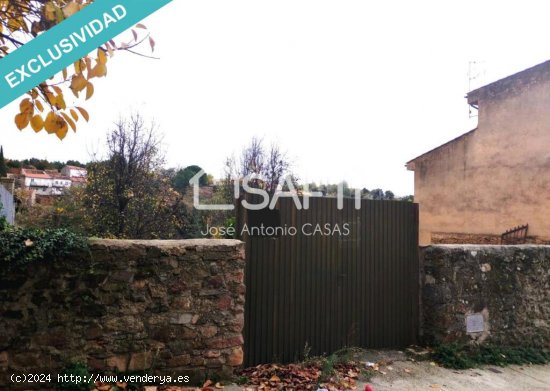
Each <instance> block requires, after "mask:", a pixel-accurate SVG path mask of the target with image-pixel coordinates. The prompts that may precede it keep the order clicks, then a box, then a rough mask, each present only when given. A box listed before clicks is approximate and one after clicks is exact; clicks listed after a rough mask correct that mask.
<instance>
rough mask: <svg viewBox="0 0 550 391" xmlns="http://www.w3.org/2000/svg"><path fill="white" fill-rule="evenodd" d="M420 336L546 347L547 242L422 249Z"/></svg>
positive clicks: (549, 297)
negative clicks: (545, 244) (542, 243)
mask: <svg viewBox="0 0 550 391" xmlns="http://www.w3.org/2000/svg"><path fill="white" fill-rule="evenodd" d="M420 262H421V267H422V270H423V275H422V318H423V322H422V323H423V325H422V330H421V335H422V337H423V340H424V342H427V343H433V342H434V341H444V342H453V341H463V342H465V341H472V340H474V341H477V342H480V343H483V342H486V341H487V342H493V343H498V344H504V345H532V346H533V345H534V346H545V347H550V246H535V245H520V246H480V245H437V246H435V245H434V246H428V247H425V248H422V249H421V259H420Z"/></svg>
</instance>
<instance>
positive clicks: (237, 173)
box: [226, 137, 297, 195]
mask: <svg viewBox="0 0 550 391" xmlns="http://www.w3.org/2000/svg"><path fill="white" fill-rule="evenodd" d="M226 171H228V173H231V174H230V175H231V176H232V177H233V178H239V179H240V178H244V177H246V176H249V175H254V174H256V175H258V176H260V177H261V178H262V179H253V180H251V181H250V182H249V185H250V186H251V187H256V188H262V189H264V190H266V191H267V192H268V193H269V194H270V195H272V194H274V193H275V191H276V190H277V188H278V187H279V185H280V184H282V181H283V179H284V178H285V177H286V176H287V175H290V176H291V178H292V181H293V182H296V181H297V179H296V178H295V177H294V176H292V164H291V162H290V160H289V158H288V156H287V155H286V153H285V152H283V151H282V150H281V148H280V147H279V146H278V145H277V144H272V145H271V146H270V147H269V148H268V149H266V148H265V147H264V144H263V140H262V139H261V138H257V137H253V138H252V139H251V140H250V143H249V144H248V145H247V146H245V147H244V148H243V150H242V152H241V156H240V159H239V160H238V162H236V161H235V159H233V158H228V159H227V160H226Z"/></svg>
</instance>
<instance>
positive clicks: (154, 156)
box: [84, 114, 182, 239]
mask: <svg viewBox="0 0 550 391" xmlns="http://www.w3.org/2000/svg"><path fill="white" fill-rule="evenodd" d="M107 150H108V156H107V159H106V160H104V161H99V162H94V163H91V164H89V165H88V184H87V186H86V190H85V192H86V194H85V197H84V202H85V204H86V206H87V209H88V211H89V212H88V213H90V215H91V216H93V220H94V231H95V233H96V234H99V235H101V236H114V237H119V238H138V239H145V238H159V237H173V236H174V235H175V231H177V225H178V221H176V220H177V219H178V218H179V217H181V216H178V215H177V214H176V213H174V212H176V211H178V209H179V210H181V209H182V206H181V205H178V202H180V200H179V198H178V193H177V192H175V191H174V190H173V189H172V188H171V187H170V179H169V178H168V177H165V176H163V175H161V172H162V170H161V166H162V163H163V157H162V155H161V153H160V139H159V137H158V136H157V133H156V128H155V126H154V124H150V125H147V124H146V123H145V121H144V119H143V118H142V117H141V116H140V115H138V114H136V115H133V116H131V117H130V118H129V119H120V120H119V121H118V122H117V123H116V124H115V127H114V129H113V130H112V131H111V132H110V133H109V135H108V137H107Z"/></svg>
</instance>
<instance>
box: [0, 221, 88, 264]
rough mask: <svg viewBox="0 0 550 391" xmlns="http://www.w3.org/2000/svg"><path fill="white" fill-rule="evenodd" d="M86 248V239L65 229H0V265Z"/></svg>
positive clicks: (61, 254)
mask: <svg viewBox="0 0 550 391" xmlns="http://www.w3.org/2000/svg"><path fill="white" fill-rule="evenodd" d="M86 247H87V240H86V239H85V238H84V237H82V236H80V235H78V234H75V233H73V232H71V231H68V230H66V229H46V230H39V229H24V228H17V227H11V226H9V227H6V228H5V229H3V230H0V267H2V268H15V267H20V266H24V265H27V264H29V263H33V262H44V261H46V260H54V259H56V258H59V257H63V256H67V255H69V254H70V253H72V252H75V251H78V250H83V249H85V248H86Z"/></svg>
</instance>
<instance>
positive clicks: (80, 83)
mask: <svg viewBox="0 0 550 391" xmlns="http://www.w3.org/2000/svg"><path fill="white" fill-rule="evenodd" d="M86 84H87V80H86V79H85V78H84V76H82V74H77V75H74V76H73V79H72V80H71V87H70V88H71V90H72V91H73V92H74V93H75V94H77V93H78V92H80V91H82V90H83V89H84V88H86Z"/></svg>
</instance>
